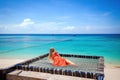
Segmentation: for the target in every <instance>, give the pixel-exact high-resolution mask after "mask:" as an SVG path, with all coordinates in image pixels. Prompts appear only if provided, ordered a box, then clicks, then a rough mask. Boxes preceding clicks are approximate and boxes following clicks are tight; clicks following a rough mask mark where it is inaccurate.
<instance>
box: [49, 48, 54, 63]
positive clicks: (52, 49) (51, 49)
mask: <svg viewBox="0 0 120 80" xmlns="http://www.w3.org/2000/svg"><path fill="white" fill-rule="evenodd" d="M54 51H55V50H54V48H50V53H49V55H48V59H49V60H51V61H52V53H53V52H54Z"/></svg>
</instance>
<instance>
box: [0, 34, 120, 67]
mask: <svg viewBox="0 0 120 80" xmlns="http://www.w3.org/2000/svg"><path fill="white" fill-rule="evenodd" d="M50 47H54V48H55V49H56V51H57V52H59V53H69V54H81V55H98V56H104V58H105V63H109V64H119V65H120V35H117V34H116V35H115V34H114V35H111V34H109V35H105V34H102V35H97V34H94V35H92V34H91V35H83V34H82V35H72V34H69V35H64V34H62V35H57V34H56V35H2V34H1V35H0V59H2V58H4V59H28V58H32V57H36V56H39V55H41V54H45V53H48V52H49V49H50Z"/></svg>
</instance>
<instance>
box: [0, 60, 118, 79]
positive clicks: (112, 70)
mask: <svg viewBox="0 0 120 80" xmlns="http://www.w3.org/2000/svg"><path fill="white" fill-rule="evenodd" d="M26 60H27V59H0V69H4V68H8V67H10V66H13V65H15V64H17V63H20V62H23V61H26ZM104 74H105V78H104V80H118V79H120V76H119V74H120V65H112V64H105V68H104Z"/></svg>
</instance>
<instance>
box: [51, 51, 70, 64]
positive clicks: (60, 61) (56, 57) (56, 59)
mask: <svg viewBox="0 0 120 80" xmlns="http://www.w3.org/2000/svg"><path fill="white" fill-rule="evenodd" d="M52 60H53V65H54V66H67V65H69V64H70V63H69V62H67V61H66V59H64V58H62V57H61V56H60V55H59V54H58V53H57V52H54V53H53V54H52Z"/></svg>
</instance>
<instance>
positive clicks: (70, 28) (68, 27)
mask: <svg viewBox="0 0 120 80" xmlns="http://www.w3.org/2000/svg"><path fill="white" fill-rule="evenodd" d="M73 29H75V27H74V26H67V27H64V28H63V30H73Z"/></svg>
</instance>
